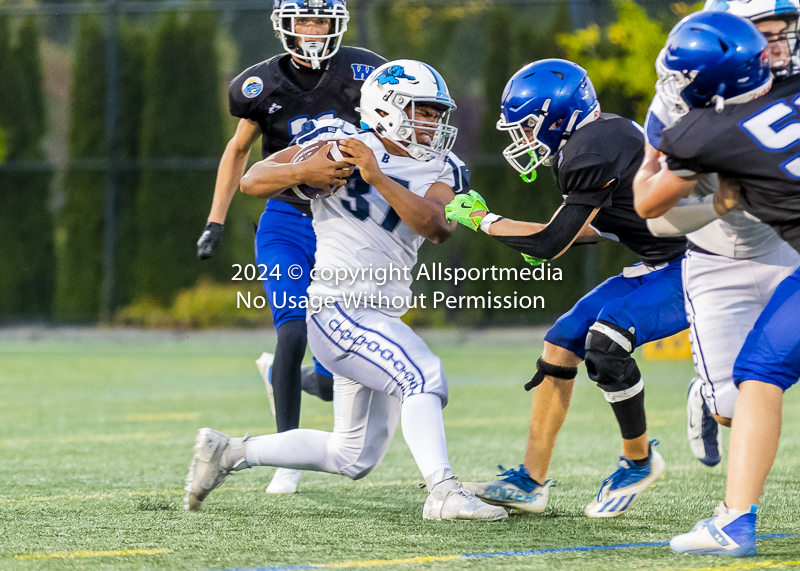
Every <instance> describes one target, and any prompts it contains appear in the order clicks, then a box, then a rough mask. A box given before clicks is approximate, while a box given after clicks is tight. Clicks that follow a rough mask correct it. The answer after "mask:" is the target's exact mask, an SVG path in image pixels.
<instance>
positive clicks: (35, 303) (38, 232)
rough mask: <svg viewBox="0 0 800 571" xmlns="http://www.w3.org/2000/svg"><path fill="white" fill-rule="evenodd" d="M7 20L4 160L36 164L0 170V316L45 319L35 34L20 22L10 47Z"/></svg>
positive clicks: (48, 303) (49, 253)
mask: <svg viewBox="0 0 800 571" xmlns="http://www.w3.org/2000/svg"><path fill="white" fill-rule="evenodd" d="M9 24H10V23H9V19H8V18H7V17H2V18H0V77H2V78H3V81H2V82H0V128H3V129H5V133H6V134H7V137H6V139H5V142H6V155H7V158H8V159H9V161H11V162H13V161H30V162H31V163H33V164H38V166H37V167H36V168H32V169H30V170H7V171H4V170H2V168H0V228H3V229H4V236H5V239H6V248H5V250H4V252H3V255H2V256H0V292H2V293H0V315H4V316H7V317H31V316H42V317H44V316H47V315H48V314H49V312H50V310H51V307H52V299H53V269H54V266H55V263H54V252H53V222H52V216H51V214H50V211H49V209H48V202H49V194H50V193H49V185H50V178H51V173H50V170H49V169H48V168H47V167H45V166H43V165H45V164H46V157H45V153H44V151H43V149H42V144H41V142H42V137H43V136H44V133H45V129H46V123H47V116H46V113H45V107H44V95H43V85H42V64H41V53H40V50H39V33H38V30H37V27H36V21H35V20H34V18H33V17H30V18H27V19H26V20H24V21H23V22H22V24H21V26H20V27H19V29H18V30H17V32H18V33H17V41H16V44H15V45H13V46H12V45H11V28H10V25H9Z"/></svg>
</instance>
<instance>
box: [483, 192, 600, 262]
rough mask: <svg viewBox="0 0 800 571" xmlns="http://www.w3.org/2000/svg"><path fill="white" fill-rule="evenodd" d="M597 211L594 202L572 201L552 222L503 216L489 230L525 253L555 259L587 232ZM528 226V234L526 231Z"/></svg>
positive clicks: (506, 243) (507, 243)
mask: <svg viewBox="0 0 800 571" xmlns="http://www.w3.org/2000/svg"><path fill="white" fill-rule="evenodd" d="M595 214H596V209H594V208H592V207H591V206H585V205H568V206H564V207H562V208H560V209H559V210H558V211H557V212H556V214H555V215H554V216H553V219H552V220H551V221H550V223H548V224H537V223H534V222H518V221H516V220H507V219H503V220H498V221H497V222H494V223H492V224H491V226H489V231H488V234H489V235H490V236H493V237H494V238H496V239H497V240H498V241H499V242H501V243H503V244H505V245H506V246H509V247H510V248H513V249H514V250H516V251H518V252H520V253H522V254H526V255H528V256H533V257H535V258H539V259H542V260H552V259H555V258H557V257H559V256H560V255H561V254H563V253H564V252H565V251H566V250H568V249H569V247H570V246H571V245H572V243H573V242H575V240H576V239H578V238H579V237H581V236H583V235H584V231H585V230H586V228H587V227H588V225H589V222H591V220H592V218H594V216H595ZM526 230H528V234H522V232H524V231H526ZM592 233H593V232H592ZM586 235H587V236H588V234H586Z"/></svg>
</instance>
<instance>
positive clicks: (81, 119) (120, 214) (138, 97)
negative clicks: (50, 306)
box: [55, 15, 146, 320]
mask: <svg viewBox="0 0 800 571" xmlns="http://www.w3.org/2000/svg"><path fill="white" fill-rule="evenodd" d="M119 31H120V36H119V41H120V43H119V49H118V52H117V53H118V54H119V55H118V64H117V66H118V67H117V71H118V73H117V81H118V85H117V93H118V97H119V99H118V119H119V123H118V128H119V143H120V145H119V147H120V148H119V157H118V163H117V164H116V168H118V169H120V171H121V172H122V176H121V177H119V180H120V186H119V188H118V189H117V224H116V230H117V232H116V235H117V244H116V256H115V267H116V286H117V287H116V302H117V304H124V303H127V302H129V301H130V299H131V296H132V287H131V281H132V277H131V275H132V272H131V266H132V263H133V250H134V248H135V244H136V225H135V220H134V217H133V207H134V201H135V192H136V189H137V186H138V165H137V159H138V152H139V132H140V129H141V116H142V107H143V101H142V76H143V66H144V51H145V46H146V40H145V37H144V36H143V34H141V33H139V32H138V31H136V28H135V27H134V26H132V25H127V24H123V25H120V26H119ZM77 35H78V38H77V42H76V46H75V53H74V56H73V69H72V73H73V80H72V93H71V94H70V129H69V140H68V144H69V158H70V161H71V165H70V167H69V169H68V171H67V177H66V200H65V204H64V206H63V207H62V208H61V210H60V211H59V224H60V226H61V228H62V230H63V233H64V240H63V243H62V245H61V247H60V249H59V257H58V260H59V263H58V272H57V287H56V305H55V308H56V316H57V317H58V318H60V319H68V320H87V319H88V320H93V319H96V318H97V316H98V311H99V306H100V288H101V285H102V282H103V263H102V252H103V234H104V231H105V221H104V213H105V188H106V171H105V169H104V167H105V160H106V157H107V144H106V133H105V126H106V122H105V119H106V117H105V111H106V74H105V65H106V64H105V50H106V38H105V34H104V32H103V27H102V24H101V21H100V19H99V18H98V17H97V16H95V15H85V16H82V17H81V18H80V20H79V21H78V29H77Z"/></svg>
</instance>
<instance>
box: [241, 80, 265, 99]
mask: <svg viewBox="0 0 800 571" xmlns="http://www.w3.org/2000/svg"><path fill="white" fill-rule="evenodd" d="M262 89H264V82H263V81H262V80H261V78H260V77H258V76H257V75H254V76H252V77H248V78H247V79H246V80H245V82H244V83H243V84H242V95H244V96H245V97H247V98H248V99H252V98H253V97H257V96H258V94H259V93H261V90H262Z"/></svg>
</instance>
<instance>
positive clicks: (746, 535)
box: [669, 502, 758, 557]
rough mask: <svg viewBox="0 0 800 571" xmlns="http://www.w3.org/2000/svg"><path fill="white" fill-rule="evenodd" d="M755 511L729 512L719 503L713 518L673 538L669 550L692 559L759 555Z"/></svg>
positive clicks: (753, 507)
mask: <svg viewBox="0 0 800 571" xmlns="http://www.w3.org/2000/svg"><path fill="white" fill-rule="evenodd" d="M757 508H758V506H751V507H750V510H731V509H728V508H727V506H725V502H722V503H721V504H720V505H719V506H717V507H716V509H714V517H710V518H708V519H704V520H702V521H699V522H697V524H695V526H694V527H693V528H692V531H690V532H689V533H684V534H683V535H677V536H675V537H673V538H672V540H670V542H669V546H670V548H671V549H672V551H674V552H675V553H688V554H691V555H732V556H735V557H751V556H753V555H758V548H757V547H756V511H757Z"/></svg>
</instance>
